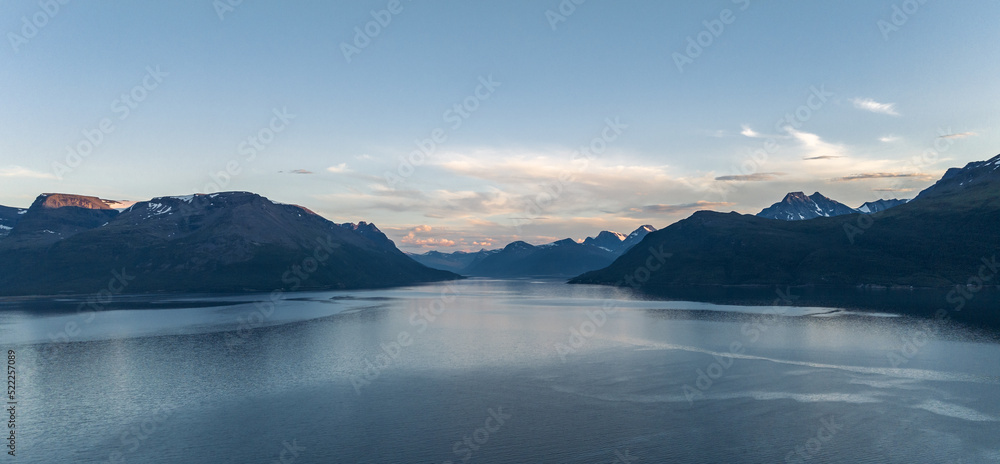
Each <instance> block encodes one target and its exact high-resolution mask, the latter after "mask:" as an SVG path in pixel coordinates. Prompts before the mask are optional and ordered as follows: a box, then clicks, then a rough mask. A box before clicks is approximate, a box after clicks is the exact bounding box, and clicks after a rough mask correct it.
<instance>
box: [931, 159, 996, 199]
mask: <svg viewBox="0 0 1000 464" xmlns="http://www.w3.org/2000/svg"><path fill="white" fill-rule="evenodd" d="M997 182H1000V155H997V156H994V157H993V158H990V159H988V160H986V161H977V162H973V163H969V164H966V165H965V167H964V168H951V169H949V170H947V171H945V173H944V176H943V177H941V180H939V181H937V182H936V183H935V184H934V185H932V186H930V187H928V188H926V189H924V191H922V192H920V194H919V195H917V198H915V199H914V200H916V199H927V198H935V197H940V196H947V195H949V194H952V193H956V192H961V191H964V190H970V189H975V188H977V187H979V186H980V185H987V186H989V185H995V184H996V183H997Z"/></svg>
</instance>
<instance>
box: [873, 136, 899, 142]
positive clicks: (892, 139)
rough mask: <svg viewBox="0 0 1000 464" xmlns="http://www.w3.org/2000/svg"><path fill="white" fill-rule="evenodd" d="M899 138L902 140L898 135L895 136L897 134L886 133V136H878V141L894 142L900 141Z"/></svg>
mask: <svg viewBox="0 0 1000 464" xmlns="http://www.w3.org/2000/svg"><path fill="white" fill-rule="evenodd" d="M899 140H900V138H899V137H897V136H895V135H884V136H882V137H879V138H878V141H879V142H882V143H892V142H896V141H899Z"/></svg>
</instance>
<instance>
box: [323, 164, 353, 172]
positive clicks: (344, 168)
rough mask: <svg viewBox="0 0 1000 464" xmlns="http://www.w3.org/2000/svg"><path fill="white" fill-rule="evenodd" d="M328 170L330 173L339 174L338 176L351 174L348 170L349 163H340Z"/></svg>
mask: <svg viewBox="0 0 1000 464" xmlns="http://www.w3.org/2000/svg"><path fill="white" fill-rule="evenodd" d="M326 170H327V171H330V172H334V173H338V174H339V173H342V172H350V171H351V170H350V169H347V163H340V164H338V165H336V166H330V167H328V168H326Z"/></svg>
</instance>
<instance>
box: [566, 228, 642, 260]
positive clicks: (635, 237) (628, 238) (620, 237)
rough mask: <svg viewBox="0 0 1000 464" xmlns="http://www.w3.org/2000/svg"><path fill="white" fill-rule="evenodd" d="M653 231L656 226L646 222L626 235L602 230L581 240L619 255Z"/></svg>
mask: <svg viewBox="0 0 1000 464" xmlns="http://www.w3.org/2000/svg"><path fill="white" fill-rule="evenodd" d="M654 231H656V228H655V227H653V226H651V225H648V224H647V225H643V226H640V227H639V228H638V229H636V230H633V231H632V233H630V234H628V235H624V234H620V233H618V232H611V231H607V230H604V231H601V232H600V233H599V234H597V237H587V238H586V239H584V240H583V244H584V245H593V246H596V247H600V248H604V249H605V250H608V251H611V252H612V253H615V254H619V255H620V254H622V253H624V252H625V251H626V250H628V249H629V248H632V246H633V245H635V244H636V243H639V242H640V241H641V240H642V239H643V237H645V236H646V234H648V233H650V232H654Z"/></svg>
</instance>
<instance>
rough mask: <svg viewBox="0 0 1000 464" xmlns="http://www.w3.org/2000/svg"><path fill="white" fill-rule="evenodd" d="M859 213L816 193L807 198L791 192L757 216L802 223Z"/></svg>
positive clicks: (802, 194)
mask: <svg viewBox="0 0 1000 464" xmlns="http://www.w3.org/2000/svg"><path fill="white" fill-rule="evenodd" d="M856 212H857V211H855V210H854V208H851V207H850V206H847V205H845V204H843V203H840V202H839V201H835V200H831V199H829V198H827V197H825V196H823V195H822V194H821V193H819V192H816V193H813V194H812V195H809V196H806V194H805V193H802V192H791V193H789V194H788V195H785V198H784V199H783V200H781V201H780V202H778V203H775V204H773V205H771V206H770V207H768V208H765V209H764V210H763V211H761V212H759V213H757V216H759V217H764V218H769V219H781V220H783V221H801V220H804V219H813V218H818V217H833V216H840V215H843V214H851V213H856Z"/></svg>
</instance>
